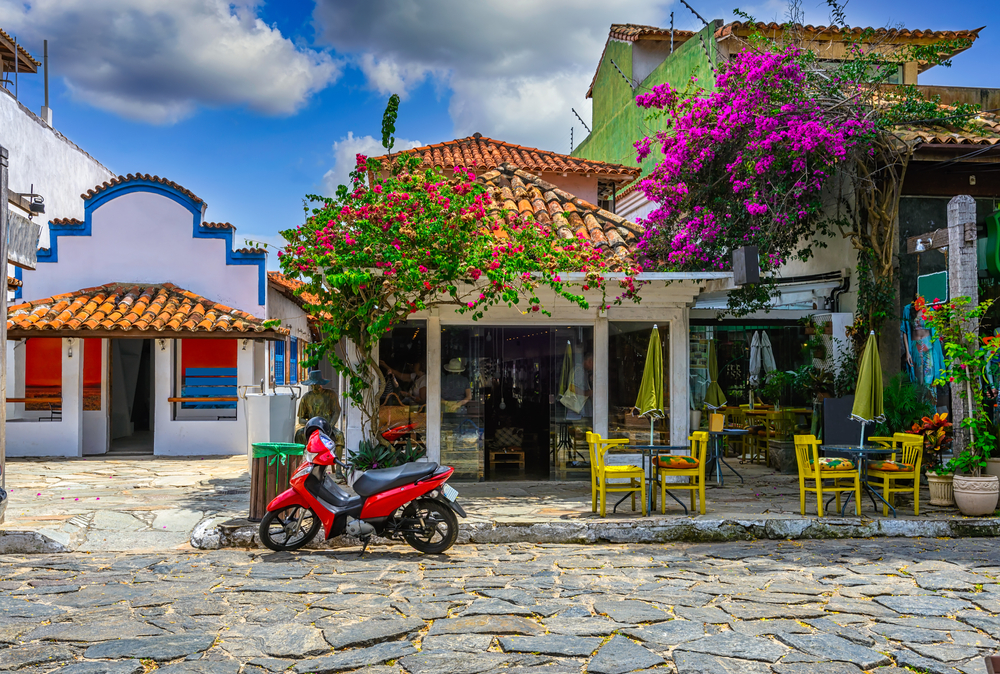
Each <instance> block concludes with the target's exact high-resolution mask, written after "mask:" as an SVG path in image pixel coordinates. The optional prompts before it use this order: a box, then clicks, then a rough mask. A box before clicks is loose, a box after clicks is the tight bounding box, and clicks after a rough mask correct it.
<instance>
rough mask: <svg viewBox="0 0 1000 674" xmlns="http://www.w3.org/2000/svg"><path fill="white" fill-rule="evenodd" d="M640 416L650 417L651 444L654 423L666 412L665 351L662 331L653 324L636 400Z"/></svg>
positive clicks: (651, 441) (650, 441)
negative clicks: (664, 401) (663, 350)
mask: <svg viewBox="0 0 1000 674" xmlns="http://www.w3.org/2000/svg"><path fill="white" fill-rule="evenodd" d="M635 406H636V407H637V408H638V409H639V416H641V417H649V444H653V424H654V423H655V420H656V419H662V418H663V417H664V416H666V414H665V413H664V410H663V352H662V350H661V349H660V331H659V330H657V329H656V326H655V325H654V326H653V332H652V333H650V335H649V348H648V349H646V365H645V367H644V368H643V370H642V382H641V383H640V384H639V397H638V398H636V400H635Z"/></svg>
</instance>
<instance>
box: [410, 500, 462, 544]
mask: <svg viewBox="0 0 1000 674" xmlns="http://www.w3.org/2000/svg"><path fill="white" fill-rule="evenodd" d="M403 518H404V519H405V520H406V521H407V522H408V524H409V525H410V527H411V528H412V529H417V528H418V526H420V525H421V523H422V525H423V530H422V531H420V532H419V533H418V532H416V531H413V530H412V529H411V531H409V532H407V533H405V534H403V538H404V539H406V542H407V543H409V544H410V545H411V546H413V547H414V548H416V549H417V550H419V551H420V552H423V553H425V554H429V555H438V554H441V553H442V552H444V551H445V550H447V549H448V548H450V547H451V546H453V545H454V544H455V541H456V540H457V539H458V518H457V517H455V513H453V512H452V511H451V508H449V507H448V506H446V505H444V504H442V503H438V502H437V501H435V500H433V499H420V500H418V501H414V502H412V503H410V504H409V505H408V506H406V508H405V509H404V510H403Z"/></svg>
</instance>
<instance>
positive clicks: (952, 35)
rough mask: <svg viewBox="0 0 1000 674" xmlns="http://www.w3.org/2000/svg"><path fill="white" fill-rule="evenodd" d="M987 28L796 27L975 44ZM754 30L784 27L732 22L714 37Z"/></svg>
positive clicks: (807, 30) (782, 26)
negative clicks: (960, 41) (958, 40)
mask: <svg viewBox="0 0 1000 674" xmlns="http://www.w3.org/2000/svg"><path fill="white" fill-rule="evenodd" d="M985 27H986V26H981V27H979V28H975V29H972V30H930V29H929V28H928V29H925V30H920V29H914V30H910V29H909V28H862V27H859V26H844V27H841V26H813V25H811V24H809V25H805V26H803V25H801V24H799V25H797V26H796V28H797V29H798V30H800V31H802V32H803V33H812V34H820V33H827V34H829V35H831V36H832V35H840V36H851V37H860V36H861V35H862V34H863V33H866V32H868V33H870V34H871V36H872V38H873V39H874V40H877V41H879V42H884V41H887V40H888V41H893V40H898V41H900V42H911V41H914V40H957V39H962V38H964V39H968V40H975V39H976V38H977V37H979V31H981V30H982V29H983V28H985ZM751 30H757V31H777V30H780V31H784V30H785V24H780V23H775V22H773V21H772V22H770V23H766V22H764V21H758V22H757V23H747V22H743V21H733V22H732V23H727V24H726V25H725V26H722V27H721V28H719V29H718V30H716V31H715V37H717V38H722V37H726V36H727V35H734V34H743V33H747V32H749V31H751Z"/></svg>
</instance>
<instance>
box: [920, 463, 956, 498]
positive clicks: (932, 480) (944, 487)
mask: <svg viewBox="0 0 1000 674" xmlns="http://www.w3.org/2000/svg"><path fill="white" fill-rule="evenodd" d="M954 478H955V473H954V472H952V469H951V466H950V465H949V464H947V463H938V464H937V465H935V466H932V467H930V468H928V469H927V488H928V489H929V490H930V493H931V498H930V501H929V503H930V504H931V505H935V506H953V505H955V491H954Z"/></svg>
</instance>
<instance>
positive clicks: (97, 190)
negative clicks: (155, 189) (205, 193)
mask: <svg viewBox="0 0 1000 674" xmlns="http://www.w3.org/2000/svg"><path fill="white" fill-rule="evenodd" d="M131 180H148V181H150V182H154V183H160V184H161V185H167V186H168V187H173V188H174V189H175V190H177V191H178V192H180V193H181V194H184V195H186V196H188V197H190V198H191V199H192V200H194V201H195V202H197V203H204V202H203V200H202V198H201V197H199V196H198V195H196V194H195V193H194V192H192V191H191V190H189V189H187V188H185V187H181V186H180V185H178V184H177V183H175V182H174V181H172V180H167V179H166V178H161V177H160V176H151V175H149V174H148V173H145V174H143V173H136V174H135V175H133V174H131V173H129V174H128V175H124V176H118V177H117V178H112V179H111V180H109V181H107V182H104V183H102V184H100V185H98V186H97V187H95V188H94V189H92V190H87V193H86V194H81V195H80V198H81V199H90V198H91V197H94V196H96V195H98V194H100V193H101V192H103V191H104V190H106V189H108V188H109V187H114V186H115V185H120V184H121V183H127V182H129V181H131Z"/></svg>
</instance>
